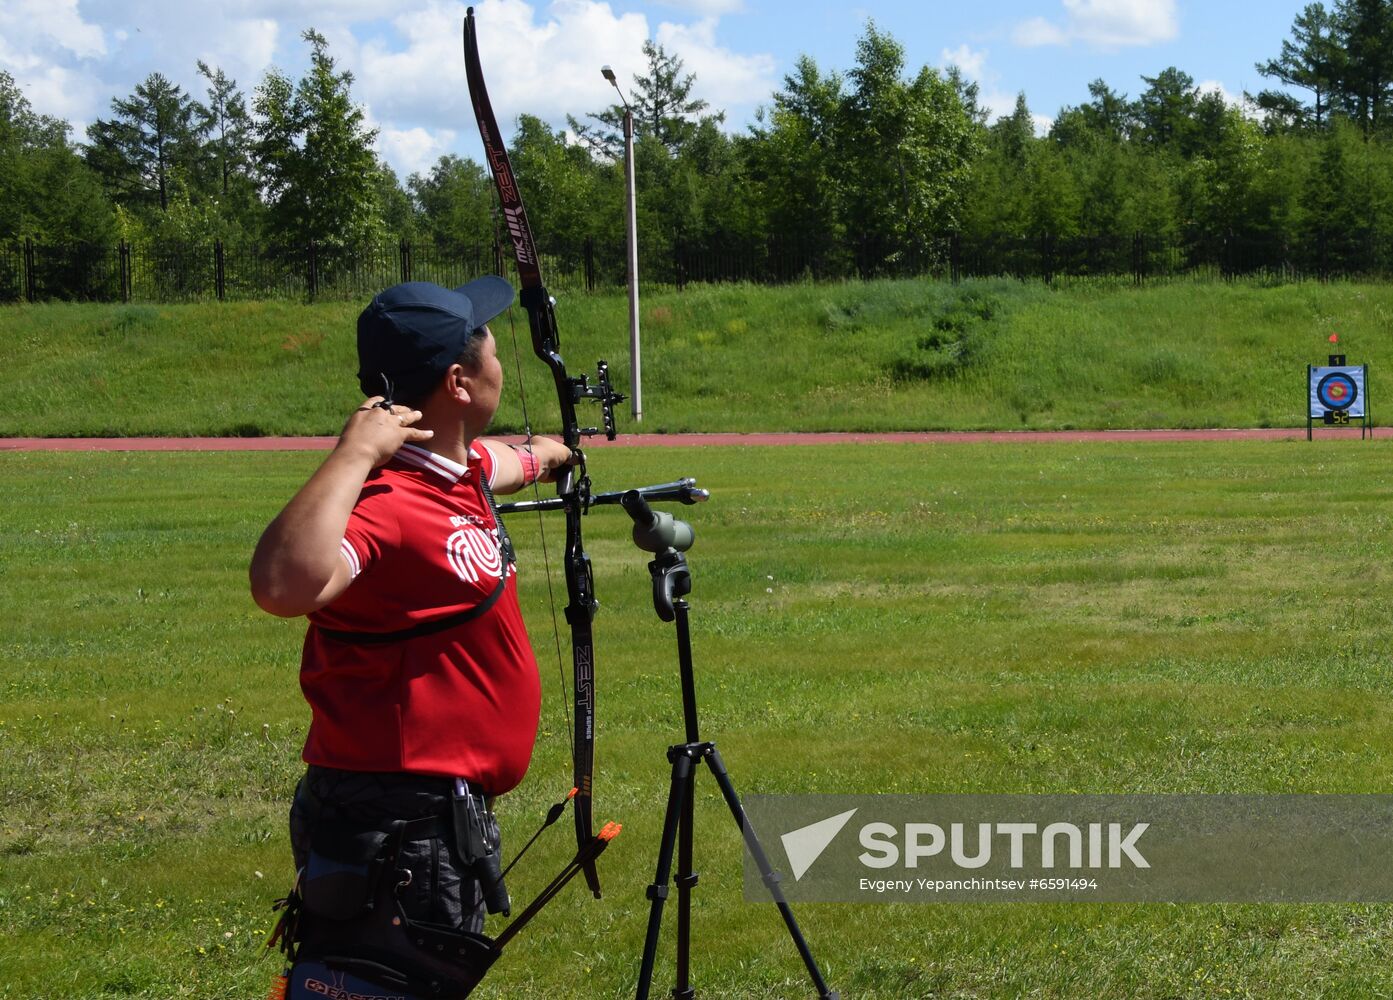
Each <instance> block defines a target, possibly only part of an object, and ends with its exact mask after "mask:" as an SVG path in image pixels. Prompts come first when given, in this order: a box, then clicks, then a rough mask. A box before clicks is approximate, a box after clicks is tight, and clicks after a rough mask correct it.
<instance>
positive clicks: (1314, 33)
mask: <svg viewBox="0 0 1393 1000" xmlns="http://www.w3.org/2000/svg"><path fill="white" fill-rule="evenodd" d="M1343 62H1344V53H1343V50H1342V48H1341V44H1340V40H1339V38H1338V37H1337V24H1336V19H1335V17H1334V16H1333V15H1332V14H1331V13H1330V11H1328V10H1326V8H1325V4H1323V3H1312V4H1307V5H1306V6H1305V8H1303V9H1302V11H1301V13H1300V14H1297V15H1296V18H1295V19H1294V20H1293V21H1292V25H1291V38H1290V39H1287V40H1285V41H1283V42H1282V51H1281V52H1280V53H1279V54H1278V55H1277V57H1276V58H1275V59H1268V60H1267V61H1266V62H1260V63H1258V64H1257V70H1258V72H1259V73H1261V74H1262V75H1263V76H1266V77H1270V78H1272V79H1274V80H1277V81H1279V82H1280V83H1283V84H1285V85H1286V86H1288V87H1296V88H1298V89H1301V90H1307V91H1310V93H1311V97H1312V102H1313V103H1312V104H1311V105H1309V106H1308V105H1306V104H1304V103H1302V102H1301V101H1300V100H1298V99H1296V98H1295V97H1293V96H1292V95H1291V94H1288V93H1286V92H1285V91H1279V90H1264V91H1262V92H1261V93H1260V94H1258V95H1257V97H1256V98H1255V101H1256V103H1257V105H1258V107H1259V108H1261V109H1262V110H1264V111H1265V112H1267V113H1268V114H1269V115H1271V116H1273V117H1274V118H1276V120H1278V121H1279V122H1282V123H1283V124H1285V125H1288V126H1292V127H1300V126H1311V127H1314V128H1323V127H1324V126H1325V125H1326V123H1327V122H1328V120H1329V118H1330V107H1331V102H1332V100H1334V98H1335V93H1336V90H1337V88H1338V86H1339V81H1340V76H1341V74H1342V67H1343Z"/></svg>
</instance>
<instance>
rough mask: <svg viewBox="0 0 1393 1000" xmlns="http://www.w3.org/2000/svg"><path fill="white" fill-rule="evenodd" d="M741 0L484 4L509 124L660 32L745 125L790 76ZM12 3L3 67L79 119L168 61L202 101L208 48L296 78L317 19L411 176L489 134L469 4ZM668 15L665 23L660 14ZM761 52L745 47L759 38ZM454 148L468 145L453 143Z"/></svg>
mask: <svg viewBox="0 0 1393 1000" xmlns="http://www.w3.org/2000/svg"><path fill="white" fill-rule="evenodd" d="M741 2H742V0H672V2H671V3H669V4H662V5H658V4H655V5H653V6H651V7H649V8H648V13H647V14H645V13H642V12H630V13H619V12H617V11H615V10H614V9H613V8H612V7H611V6H610V4H609V3H607V2H604V0H551V2H550V3H545V2H542V0H534V2H527V0H477V2H476V3H475V5H474V6H475V8H476V12H477V14H478V18H479V40H480V50H481V52H480V55H481V57H482V59H483V63H484V71H485V76H486V78H487V80H488V84H489V96H490V98H491V99H492V102H493V106H494V110H495V112H496V114H497V116H498V119H499V124H500V125H501V126H502V127H503V130H504V133H505V134H509V133H511V131H512V123H513V122H514V120H515V119H516V118H517V116H518V115H519V114H520V113H522V112H524V111H525V112H527V113H528V114H533V115H536V116H538V117H539V118H541V119H543V120H544V121H546V122H548V123H550V124H551V125H552V126H554V127H558V128H559V127H562V126H563V125H564V123H565V117H566V115H567V114H568V113H569V114H572V115H575V116H576V117H578V118H584V116H585V115H586V113H588V112H590V111H598V110H601V109H602V108H606V107H608V106H609V105H611V104H612V103H614V101H615V94H614V91H613V89H612V88H611V87H610V86H609V84H608V83H606V82H605V80H604V79H603V78H602V77H601V76H600V67H601V66H602V65H604V64H609V65H611V66H613V68H614V71H615V73H616V74H617V75H618V78H619V81H620V84H621V86H623V87H624V88H625V89H626V91H627V90H628V89H629V88H630V87H631V86H632V81H633V77H634V75H635V74H641V73H643V72H644V71H645V70H646V68H647V67H646V62H645V60H644V58H643V52H642V47H643V42H644V40H645V39H648V38H650V37H651V38H653V39H655V40H656V41H658V42H659V43H660V44H661V45H663V46H664V47H665V48H666V49H667V51H668V52H669V53H672V54H675V55H677V56H678V57H679V58H681V59H682V61H683V64H684V69H685V71H686V72H689V73H695V74H696V76H697V82H696V89H695V91H694V96H696V97H701V98H704V99H705V100H707V101H708V102H710V104H711V106H712V107H713V108H715V109H722V108H725V109H730V111H731V114H732V121H731V123H729V125H728V127H731V128H735V127H738V126H739V125H740V124H741V123H742V122H743V121H744V120H745V119H746V117H747V115H746V112H747V111H752V110H753V107H754V105H755V104H756V103H758V102H759V101H761V100H764V99H766V98H767V95H768V94H769V93H770V92H771V91H772V90H773V89H774V87H775V86H776V83H777V78H776V76H775V68H776V66H775V61H774V59H773V57H772V56H770V55H767V54H760V53H758V52H756V53H754V54H749V53H748V52H747V53H741V52H737V51H736V50H735V49H733V48H732V47H730V46H728V45H725V44H722V42H721V39H720V30H719V29H720V17H721V16H722V15H724V14H728V13H732V12H734V11H737V10H740V9H741ZM81 4H82V6H81V9H79V6H78V0H0V69H4V70H7V71H8V72H10V73H11V74H13V75H14V76H15V78H16V80H17V82H18V83H19V84H20V86H21V87H22V88H23V90H24V93H25V94H26V95H28V97H29V100H30V101H31V103H32V104H33V105H34V108H35V110H36V111H38V112H40V113H42V114H51V115H57V116H60V117H63V118H66V119H68V120H69V121H71V122H73V123H74V125H75V126H77V128H76V129H75V133H76V138H78V139H81V138H82V127H84V126H85V124H86V123H87V122H90V121H92V120H93V119H95V118H97V117H102V116H105V115H108V114H110V104H111V100H112V98H113V97H125V96H127V95H128V94H130V93H131V92H132V91H133V90H134V89H135V87H136V85H137V84H139V83H140V82H141V81H142V80H144V79H145V78H146V77H147V76H148V75H149V74H150V73H152V72H160V73H163V74H164V75H165V76H167V77H169V78H170V79H171V80H172V81H174V82H175V83H176V84H179V85H180V86H182V87H183V88H184V90H185V91H186V92H187V93H189V94H192V95H193V96H194V97H196V98H200V99H201V98H202V97H203V96H204V92H205V89H206V83H205V81H203V80H202V78H200V77H199V76H198V73H197V68H196V62H197V60H199V59H202V60H203V61H205V62H207V63H208V64H209V65H211V66H214V67H219V68H221V69H222V70H223V71H224V72H226V73H227V74H228V75H229V76H230V77H232V78H233V79H235V80H236V81H237V84H238V86H239V88H240V89H241V90H242V91H243V93H244V94H245V95H246V96H247V98H248V100H249V101H250V99H251V97H252V94H253V91H254V89H255V87H256V86H257V84H258V83H260V81H261V80H262V78H263V77H264V75H265V73H266V71H267V70H268V69H269V68H271V67H273V66H274V67H277V68H279V69H280V70H282V71H283V72H285V73H286V74H287V75H288V76H290V77H291V78H292V79H299V77H300V76H301V75H302V74H303V73H304V70H305V68H306V66H307V64H308V55H309V47H308V46H307V45H306V44H305V43H304V42H303V41H302V40H301V38H300V35H301V33H302V32H303V31H304V30H305V29H306V28H309V27H313V28H315V29H316V30H317V31H319V32H320V33H321V34H323V35H324V36H325V37H326V38H327V39H328V41H329V54H330V55H331V56H332V57H333V58H334V60H335V63H336V65H337V67H338V68H339V69H341V70H342V69H346V70H349V71H350V72H352V73H353V75H354V84H353V96H354V97H355V98H356V99H357V100H358V101H359V102H360V103H362V104H363V105H364V106H365V107H366V108H368V109H370V112H371V118H372V120H373V122H374V123H375V124H376V125H377V126H378V127H379V128H380V129H381V135H380V137H379V147H380V150H381V152H382V153H383V155H384V156H385V157H386V158H387V159H388V161H389V162H390V163H391V164H392V165H393V167H394V168H395V169H396V170H397V171H398V173H400V174H402V175H403V176H404V175H406V174H408V173H410V172H411V171H413V170H420V169H423V168H424V167H425V166H428V165H429V163H428V162H424V161H426V160H433V159H434V158H436V157H438V156H439V155H441V154H442V153H445V152H451V151H454V152H459V151H461V150H460V148H459V146H458V143H460V142H463V141H466V140H467V141H469V142H472V137H473V136H474V135H475V134H476V133H475V131H474V129H475V126H474V119H473V113H472V111H471V109H470V105H469V94H468V88H467V87H466V85H465V79H464V59H463V54H462V49H461V24H462V22H463V20H464V12H465V7H466V4H465V3H464V2H461V0H400V2H398V3H397V4H395V5H392V6H388V7H384V6H383V5H382V4H381V3H380V2H379V0H233V2H232V3H228V4H219V5H214V4H210V3H204V2H200V0H81ZM655 11H660V12H661V13H662V19H659V18H658V17H657V16H655V13H654V12H655ZM746 48H748V46H746ZM452 144H455V145H453V146H452Z"/></svg>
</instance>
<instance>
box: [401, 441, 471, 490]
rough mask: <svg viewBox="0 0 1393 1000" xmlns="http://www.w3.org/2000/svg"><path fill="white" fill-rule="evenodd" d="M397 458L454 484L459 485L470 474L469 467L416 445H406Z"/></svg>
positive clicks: (402, 447)
mask: <svg viewBox="0 0 1393 1000" xmlns="http://www.w3.org/2000/svg"><path fill="white" fill-rule="evenodd" d="M396 457H397V458H398V459H400V460H401V461H403V462H405V463H406V464H407V465H412V466H415V467H416V468H418V469H425V470H426V471H427V472H434V473H435V474H436V475H437V476H440V477H441V478H443V479H448V480H450V482H452V483H457V482H459V481H460V480H461V479H463V478H464V477H465V476H466V475H468V474H469V469H468V467H467V466H463V465H460V464H459V463H458V462H456V461H454V460H452V459H449V458H446V457H445V456H444V455H437V454H435V453H434V452H431V451H426V449H424V448H418V447H417V446H416V445H414V444H404V445H402V446H401V449H400V450H399V451H398V452H397V454H396Z"/></svg>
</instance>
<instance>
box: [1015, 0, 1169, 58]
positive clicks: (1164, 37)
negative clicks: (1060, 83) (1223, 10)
mask: <svg viewBox="0 0 1393 1000" xmlns="http://www.w3.org/2000/svg"><path fill="white" fill-rule="evenodd" d="M1062 4H1063V7H1064V11H1063V14H1064V17H1063V22H1062V23H1056V22H1054V21H1051V20H1048V19H1047V18H1043V17H1035V18H1031V19H1029V20H1027V21H1023V22H1021V23H1020V24H1018V25H1017V26H1016V29H1015V32H1014V33H1013V35H1012V39H1013V41H1015V43H1016V44H1017V45H1022V46H1040V45H1068V44H1070V43H1072V42H1075V41H1078V42H1082V43H1084V44H1086V45H1090V46H1094V47H1096V48H1102V49H1117V48H1124V47H1128V46H1136V45H1155V44H1156V43H1158V42H1166V41H1170V40H1171V39H1173V38H1175V37H1176V35H1178V34H1179V32H1180V25H1179V19H1178V17H1177V15H1176V8H1175V0H1062Z"/></svg>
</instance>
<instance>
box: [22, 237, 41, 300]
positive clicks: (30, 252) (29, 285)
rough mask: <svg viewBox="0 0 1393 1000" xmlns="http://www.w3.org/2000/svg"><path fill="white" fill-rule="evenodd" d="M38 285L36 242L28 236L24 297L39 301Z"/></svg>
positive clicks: (25, 253) (25, 245)
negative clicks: (35, 275) (35, 276)
mask: <svg viewBox="0 0 1393 1000" xmlns="http://www.w3.org/2000/svg"><path fill="white" fill-rule="evenodd" d="M36 289H37V283H36V282H35V281H34V241H33V240H32V239H30V238H29V237H28V236H26V237H24V297H25V298H26V299H27V300H28V301H30V302H34V301H35V300H37V299H38V295H37V294H36Z"/></svg>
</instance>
